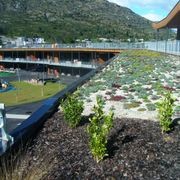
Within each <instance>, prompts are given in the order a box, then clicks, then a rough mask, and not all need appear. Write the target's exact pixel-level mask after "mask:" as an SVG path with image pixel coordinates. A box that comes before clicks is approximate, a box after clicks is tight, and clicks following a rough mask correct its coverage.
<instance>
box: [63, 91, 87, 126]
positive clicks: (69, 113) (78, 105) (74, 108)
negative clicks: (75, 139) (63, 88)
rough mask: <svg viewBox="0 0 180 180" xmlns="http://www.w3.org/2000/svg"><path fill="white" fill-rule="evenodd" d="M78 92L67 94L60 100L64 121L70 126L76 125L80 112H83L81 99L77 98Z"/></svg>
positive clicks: (78, 121) (79, 119)
mask: <svg viewBox="0 0 180 180" xmlns="http://www.w3.org/2000/svg"><path fill="white" fill-rule="evenodd" d="M78 94H79V93H77V92H76V93H74V94H71V95H68V96H67V98H66V99H65V100H64V101H62V103H61V107H62V111H63V114H64V118H65V121H67V123H68V124H69V126H70V127H72V128H74V127H76V126H77V125H78V124H79V123H80V121H81V114H82V112H83V109H84V107H83V101H81V100H79V99H78Z"/></svg>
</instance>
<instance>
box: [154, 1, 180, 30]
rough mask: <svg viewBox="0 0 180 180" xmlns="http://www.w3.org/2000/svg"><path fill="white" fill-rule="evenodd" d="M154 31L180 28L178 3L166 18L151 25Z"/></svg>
mask: <svg viewBox="0 0 180 180" xmlns="http://www.w3.org/2000/svg"><path fill="white" fill-rule="evenodd" d="M152 27H153V28H154V29H161V28H164V27H168V28H180V1H179V2H178V3H177V4H176V5H175V7H174V8H173V9H172V10H171V12H170V13H169V14H168V15H167V17H166V18H164V19H163V20H161V21H159V22H154V23H152Z"/></svg>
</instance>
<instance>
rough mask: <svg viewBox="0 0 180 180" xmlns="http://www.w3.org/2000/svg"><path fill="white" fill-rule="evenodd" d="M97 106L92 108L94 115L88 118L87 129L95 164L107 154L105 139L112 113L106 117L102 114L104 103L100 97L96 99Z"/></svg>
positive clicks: (110, 124)
mask: <svg viewBox="0 0 180 180" xmlns="http://www.w3.org/2000/svg"><path fill="white" fill-rule="evenodd" d="M96 101H97V106H94V107H93V111H94V115H93V117H92V118H90V119H89V120H90V125H88V127H87V132H88V134H89V146H90V149H91V152H92V154H93V156H94V158H95V160H96V161H97V162H99V161H101V160H102V159H103V158H104V157H105V156H108V154H107V147H106V146H107V138H108V134H109V131H110V129H111V128H112V126H113V116H114V113H113V112H112V111H110V112H109V114H108V115H105V113H104V112H103V105H104V101H103V99H102V98H101V97H99V96H97V98H96Z"/></svg>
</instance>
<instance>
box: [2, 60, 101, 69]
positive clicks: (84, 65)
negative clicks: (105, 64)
mask: <svg viewBox="0 0 180 180" xmlns="http://www.w3.org/2000/svg"><path fill="white" fill-rule="evenodd" d="M1 62H17V63H30V64H44V65H53V66H63V67H77V68H88V69H95V68H97V67H98V66H99V64H98V63H95V62H83V61H78V62H73V61H66V60H61V61H59V62H54V61H53V60H48V59H39V60H37V61H35V60H32V59H24V58H16V59H13V58H4V59H2V60H1Z"/></svg>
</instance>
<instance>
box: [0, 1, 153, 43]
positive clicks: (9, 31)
mask: <svg viewBox="0 0 180 180" xmlns="http://www.w3.org/2000/svg"><path fill="white" fill-rule="evenodd" d="M0 14H1V19H0V35H9V36H14V35H18V36H31V37H32V36H42V37H45V38H46V39H48V40H51V41H58V42H60V41H63V42H73V41H74V40H75V39H77V38H80V39H81V38H91V39H96V38H98V37H106V38H116V39H127V38H128V37H130V38H144V39H148V38H150V37H152V36H153V30H152V28H151V22H150V21H148V20H147V19H145V18H143V17H141V16H139V15H137V14H135V13H134V12H132V11H131V10H130V9H128V8H125V7H121V6H118V5H116V4H113V3H110V2H108V1H107V0H71V1H70V0H69V1H68V0H38V1H37V0H0Z"/></svg>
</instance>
